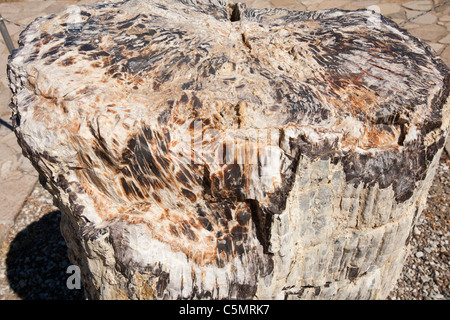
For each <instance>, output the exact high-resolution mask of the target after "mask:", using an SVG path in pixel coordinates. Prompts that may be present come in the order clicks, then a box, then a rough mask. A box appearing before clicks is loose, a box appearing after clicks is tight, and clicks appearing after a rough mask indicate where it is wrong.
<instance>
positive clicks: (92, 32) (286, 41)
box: [8, 0, 449, 298]
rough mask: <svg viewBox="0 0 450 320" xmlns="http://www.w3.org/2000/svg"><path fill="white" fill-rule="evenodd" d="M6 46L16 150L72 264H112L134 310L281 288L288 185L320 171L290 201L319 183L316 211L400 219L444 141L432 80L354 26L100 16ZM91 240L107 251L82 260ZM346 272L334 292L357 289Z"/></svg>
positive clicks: (426, 67) (282, 17) (205, 9)
mask: <svg viewBox="0 0 450 320" xmlns="http://www.w3.org/2000/svg"><path fill="white" fill-rule="evenodd" d="M20 41H21V47H20V48H19V50H17V51H16V52H15V53H14V54H13V56H12V58H11V60H10V62H9V69H8V72H9V78H10V86H11V89H12V91H13V94H14V97H13V100H12V106H13V110H14V121H15V127H16V128H15V129H16V134H17V137H18V140H19V143H20V144H21V146H22V148H23V150H24V152H25V154H26V155H27V156H28V157H29V158H30V159H31V160H32V162H33V164H34V166H35V167H36V169H37V170H38V171H39V173H40V175H41V177H42V180H43V183H44V184H45V186H46V187H47V189H48V190H49V191H50V192H51V193H52V194H53V195H54V196H55V200H56V202H57V203H58V204H59V206H60V208H62V210H63V212H64V213H65V215H64V214H63V217H62V220H63V225H62V229H63V230H62V231H63V234H64V235H65V237H66V241H68V247H69V249H70V248H72V253H71V258H72V260H74V261H77V262H78V263H79V264H81V265H85V266H86V267H85V268H86V270H90V271H89V272H91V275H90V276H89V275H88V273H89V272H88V271H85V273H86V277H92V278H96V277H97V278H100V279H102V281H104V282H108V281H109V282H110V283H113V282H114V281H115V280H112V278H114V277H112V278H108V277H109V276H108V275H107V274H102V275H100V274H95V272H94V271H92V270H93V269H92V268H93V267H92V266H91V265H90V264H89V263H88V262H87V261H88V260H89V259H94V258H93V257H94V256H96V255H98V256H102V257H103V258H104V261H105V262H104V263H105V264H106V265H107V266H110V265H114V264H115V263H117V265H116V266H115V267H114V268H115V270H118V271H117V272H119V273H120V274H121V277H124V278H125V279H130V278H133V279H135V280H133V281H135V282H137V283H140V282H143V281H144V280H145V281H144V282H145V283H147V286H149V287H151V288H152V291H151V292H150V293H149V292H140V293H135V292H134V293H133V294H134V295H137V296H139V295H144V296H150V297H166V298H176V297H213V298H221V297H222V298H223V297H228V298H231V297H238V298H251V297H254V296H255V295H257V292H259V291H258V290H259V289H258V288H259V287H260V286H261V284H259V281H260V280H261V281H264V279H269V280H266V284H265V285H266V286H268V287H271V288H272V287H273V286H275V287H277V288H278V286H280V285H279V284H278V282H277V281H279V279H275V280H273V279H272V278H271V277H273V275H274V274H276V272H278V271H276V270H278V269H277V268H278V267H277V265H280V263H282V262H277V261H278V260H277V258H276V257H283V255H282V254H280V253H279V252H278V251H277V250H281V251H283V250H287V249H286V248H285V249H280V248H279V247H282V246H283V245H284V244H283V241H284V240H280V243H279V244H277V242H276V241H275V239H278V238H277V237H279V238H280V239H282V236H281V234H279V232H281V233H282V232H283V231H282V227H279V228H278V227H277V228H276V230H275V229H274V228H273V226H274V225H275V224H276V223H275V222H274V221H275V220H277V219H278V218H277V217H282V216H283V214H285V213H287V212H289V214H290V212H294V211H295V210H299V209H293V208H298V207H299V206H301V205H299V204H293V203H294V200H289V199H291V198H292V197H295V195H293V194H292V192H291V191H292V190H293V188H294V184H295V182H296V183H297V184H296V185H298V184H299V183H300V182H299V181H301V178H299V172H301V170H303V169H305V168H312V167H309V164H310V163H325V162H326V165H327V167H326V169H323V170H322V169H320V168H319V169H317V170H318V171H317V172H320V171H322V172H329V174H328V176H327V175H326V174H325V175H324V176H323V177H316V178H314V177H313V176H311V177H309V178H305V179H306V180H305V183H304V185H311V186H314V183H315V181H319V182H317V183H322V181H325V180H326V179H329V181H330V182H329V184H331V185H332V188H333V190H332V192H333V193H332V195H331V196H330V199H338V198H339V197H344V196H343V195H342V194H343V192H344V190H346V189H345V188H347V186H349V187H348V188H350V187H352V188H353V187H354V188H359V189H358V190H360V189H364V190H366V189H367V190H378V189H373V188H379V189H380V190H390V191H389V192H391V193H389V196H385V197H386V198H389V197H390V198H392V199H393V201H392V203H393V204H392V205H391V207H393V208H394V207H395V208H397V207H396V206H399V207H400V206H401V205H402V203H407V205H408V206H409V205H411V208H413V206H415V204H416V203H419V202H420V201H419V200H418V198H419V194H418V193H417V192H416V190H418V189H419V186H420V188H422V181H425V180H426V178H427V176H428V175H429V172H428V171H429V170H428V169H429V167H430V164H431V163H432V162H433V159H435V158H436V155H437V158H439V154H440V150H441V149H442V147H443V145H444V142H445V137H446V136H447V133H448V124H449V110H448V108H445V107H444V104H445V102H446V99H447V96H448V92H449V87H448V86H449V70H448V68H447V66H446V65H445V64H444V63H443V62H442V61H441V59H440V58H439V57H438V56H436V55H435V53H434V52H433V51H432V50H431V49H430V47H429V46H428V45H426V44H424V43H422V42H420V41H419V40H418V39H416V38H414V37H412V36H411V35H409V34H408V33H407V32H406V31H405V30H402V29H399V28H398V26H397V25H396V24H395V23H393V22H392V21H390V20H387V19H386V18H384V17H382V16H380V15H378V14H375V13H374V12H373V11H369V10H358V11H340V10H335V9H333V10H323V11H314V12H296V11H288V10H284V9H259V10H257V9H251V8H246V7H245V5H243V4H228V3H227V2H225V1H215V0H211V1H208V0H204V1H186V0H183V1H176V0H169V1H157V0H151V1H133V0H129V1H111V2H103V3H98V4H94V5H90V6H83V7H77V6H72V7H69V8H68V9H67V10H66V11H65V12H63V13H61V14H58V15H51V16H45V17H42V18H39V19H37V20H35V21H34V22H33V23H32V24H31V25H29V26H28V28H27V29H26V30H25V31H24V32H23V33H22V35H21V40H20ZM320 161H325V162H320ZM319 166H320V164H319ZM329 167H330V168H334V169H330V171H327V170H328V168H329ZM299 168H300V169H299ZM302 168H303V169H302ZM308 170H310V171H313V170H312V169H308ZM333 170H335V171H333ZM333 174H334V175H333ZM332 175H333V176H332ZM299 179H300V180H299ZM430 179H431V180H432V178H429V179H428V180H430ZM428 180H427V181H428ZM431 180H430V181H431ZM305 188H306V187H305ZM371 188H372V189H371ZM423 188H424V189H423V190H427V187H423ZM294 190H301V186H297V187H295V188H294ZM420 190H422V189H420ZM295 192H296V193H297V194H299V192H297V191H295ZM368 192H369V191H368ZM377 192H378V191H377ZM386 192H387V191H386ZM380 194H381V193H380ZM386 194H387V193H386ZM367 197H369V198H367ZM370 197H375V195H373V194H372V195H371V194H370V193H369V194H368V195H367V196H364V200H362V201H366V200H367V199H369V200H370ZM383 197H384V195H383ZM369 200H368V201H369ZM324 201H325V202H326V201H328V200H324ZM330 201H332V200H330ZM333 201H334V200H333ZM372 201H373V200H372ZM325 202H324V203H325ZM341 203H342V201H341ZM410 203H411V204H410ZM311 206H313V205H312V204H311ZM320 206H321V205H320V204H316V207H317V208H320ZM339 206H340V205H339V201H338V205H336V206H335V205H334V202H333V204H332V205H330V208H331V207H332V209H329V210H331V211H333V210H334V212H341V211H342V210H343V209H342V206H343V205H342V206H341V207H339ZM405 206H406V204H405ZM323 207H327V206H326V205H325V204H324V205H323ZM366 207H367V206H366ZM374 207H375V206H374ZM327 208H328V207H327ZM408 208H409V207H408ZM308 210H309V209H308ZM323 210H325V209H323ZM326 210H328V209H326ZM326 210H325V211H326ZM339 210H341V211H339ZM364 210H365V209H361V212H362V213H361V212H360V214H364V212H366V211H364ZM399 210H400V209H399ZM411 210H412V209H411ZM306 211H307V210H306V209H305V212H306ZM387 211H389V212H390V207H389V208H388V209H387ZM311 212H312V211H311ZM380 212H381V211H380ZM408 212H409V211H408ZM299 214H300V215H301V214H302V211H300V213H299ZM378 214H379V215H382V214H381V213H378ZM336 216H338V214H336ZM280 219H281V218H280ZM333 219H335V220H333V221H334V222H333V223H335V224H336V225H338V226H339V228H338V227H337V228H336V230H341V229H342V230H345V232H349V231H348V230H349V229H348V226H347V225H345V226H343V225H341V222H340V221H344V220H345V219H347V218H346V217H340V218H333ZM355 219H356V221H359V222H360V223H359V222H357V223H356V224H355V227H356V228H358V227H361V225H363V227H364V223H366V222H367V221H369V220H370V219H368V220H367V219H366V218H364V217H362V218H355ZM377 219H378V218H377ZM390 219H391V220H395V219H394V218H393V216H390V217H389V214H388V216H387V217H383V216H381V218H379V221H378V220H377V221H378V222H370V223H369V222H367V223H368V225H367V226H368V227H371V228H374V227H377V226H379V225H383V224H384V223H387V222H389V221H390ZM366 220H367V221H366ZM372 220H373V219H372ZM372 220H371V221H372ZM375 220H376V219H375ZM375 220H373V221H375ZM277 223H278V222H277ZM290 224H291V225H293V223H291V222H285V224H284V225H290ZM277 225H278V224H277ZM280 225H281V226H282V225H283V224H282V223H281V222H280ZM341 227H342V228H341ZM280 228H281V229H280ZM77 230H78V231H77ZM316 230H321V229H320V228H318V229H316ZM289 232H290V233H289V237H290V239H293V238H295V237H296V234H297V235H299V234H302V231H301V230H294V229H292V228H291V229H290V231H289ZM320 232H321V231H317V232H316V233H320ZM343 232H344V231H343ZM405 232H406V231H405ZM406 233H407V232H406ZM75 234H81V235H82V236H81V238H78V239H75V238H76V237H74V238H73V239H72V240H70V239H68V238H69V237H72V236H71V235H75ZM286 234H287V233H286ZM338 234H339V233H338V232H337V231H336V232H335V233H333V232H332V231H327V233H326V234H324V236H323V237H322V236H320V237H319V238H317V239H321V240H317V241H318V243H320V241H325V240H324V239H333V237H337V235H338ZM397 234H400V233H397ZM402 237H403V236H402ZM402 237H400V238H401V239H403V238H402ZM347 238H348V237H347ZM99 239H100V240H99ZM102 239H107V240H105V241H106V243H108V244H109V245H110V246H111V247H112V248H113V249H114V250H111V249H101V248H100V247H101V246H100V247H98V248H97V249H96V250H92V252H90V251H89V250H88V249H86V248H89V246H90V245H91V244H92V243H94V242H95V241H103V240H102ZM379 240H380V239H379ZM289 241H291V240H289ZM292 241H294V240H292ZM327 241H328V240H327ZM373 241H375V240H373ZM380 241H381V240H380ZM402 241H403V243H404V242H405V241H404V240H402ZM294 242H295V241H294ZM294 242H293V243H294ZM381 243H383V241H381ZM402 245H403V244H402ZM285 246H287V245H285ZM83 250H87V253H80V252H82V251H83ZM102 250H103V251H102ZM289 250H290V249H289ZM292 250H293V249H292ZM398 250H400V247H399V248H398ZM94 251H95V253H93V252H94ZM281 251H280V252H281ZM165 253H167V254H165ZM83 257H84V258H83ZM280 259H281V258H280ZM294 260H295V259H294ZM294 260H293V261H294ZM331 260H332V259H331V258H330V261H331ZM344 260H345V259H344ZM344 260H342V261H344ZM333 261H334V260H333ZM374 261H378V260H376V259H375V260H374ZM384 262H385V261H384V260H383V263H384ZM155 263H159V267H155ZM330 263H331V262H330ZM341 263H342V264H343V263H344V262H341ZM373 263H374V264H375V265H376V264H377V263H378V262H376V263H375V262H373ZM380 263H381V262H380ZM88 265H89V267H87V266H88ZM121 268H122V269H121ZM189 268H191V269H192V270H194V271H192V272H191V271H189V270H190V269H189ZM344 269H345V270H346V271H345V274H346V279H347V280H349V281H353V280H354V279H355V278H357V277H358V276H359V275H360V274H364V272H362V271H361V268H360V267H352V266H348V267H347V266H345V267H342V270H344ZM149 270H150V271H149ZM218 270H219V271H218ZM274 270H275V271H274ZM355 270H356V271H355ZM367 270H372V269H370V268H369V267H368V266H367ZM367 270H366V271H367ZM280 272H281V271H280ZM342 272H344V271H342ZM367 272H369V271H367ZM177 273H178V275H175V274H177ZM146 274H147V275H148V274H152V275H153V276H157V277H158V279H159V280H158V281H155V282H154V283H151V284H148V283H149V282H151V280H150V278H145V279H144V280H142V277H145V275H146ZM280 274H282V273H280ZM115 277H116V276H115ZM174 277H175V278H174ZM275 278H276V277H275ZM280 278H283V277H281V276H280ZM186 279H193V280H192V284H190V285H186V281H187V280H186ZM347 280H346V281H347ZM117 281H119V282H120V281H122V280H117ZM189 281H191V280H189ZM325 282H327V283H328V282H329V281H325V280H324V281H323V283H325ZM133 283H134V282H133ZM267 283H271V284H267ZM273 283H277V284H276V285H275V284H273ZM137 286H138V287H139V285H137ZM87 287H88V289H87V291H89V290H90V289H89V285H88V286H87ZM92 287H95V288H98V285H97V284H95V281H93V284H92ZM303 287H307V284H305V283H303ZM99 290H100V289H99ZM104 290H105V292H106V291H107V290H106V289H104ZM124 290H125V289H124ZM142 290H143V289H142ZM271 290H272V289H271ZM274 290H275V289H274ZM358 290H359V289H358ZM94 291H95V290H94V289H93V290H92V291H89V292H91V293H90V294H91V295H92V297H98V296H95V294H94V293H92V292H94ZM100 291H101V290H100ZM300 291H301V290H299V291H295V294H296V295H299V296H300V295H301V294H302V293H303V292H304V290H303V291H301V292H300ZM319 291H320V290H319ZM264 292H265V291H264ZM292 292H294V291H292ZM388 292H389V291H388ZM108 294H109V293H108ZM114 294H115V295H114ZM114 294H112V293H111V296H113V297H119V296H120V295H119V294H118V293H114ZM121 294H123V295H125V296H128V297H130V295H131V296H133V294H131V293H130V292H128V293H121ZM283 294H284V293H283ZM286 294H287V293H286ZM289 294H291V293H289ZM292 294H294V293H292ZM105 296H107V293H105ZM263 296H264V295H263ZM277 297H278V296H277Z"/></svg>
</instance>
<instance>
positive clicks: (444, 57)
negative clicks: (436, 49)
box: [440, 46, 450, 66]
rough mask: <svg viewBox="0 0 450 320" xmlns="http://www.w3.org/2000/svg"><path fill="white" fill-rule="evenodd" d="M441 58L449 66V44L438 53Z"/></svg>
mask: <svg viewBox="0 0 450 320" xmlns="http://www.w3.org/2000/svg"><path fill="white" fill-rule="evenodd" d="M440 56H441V58H442V60H444V62H445V63H446V64H447V65H448V66H450V46H447V47H446V48H445V49H444V51H442V53H441V54H440Z"/></svg>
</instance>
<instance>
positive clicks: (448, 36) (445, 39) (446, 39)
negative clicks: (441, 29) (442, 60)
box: [439, 34, 450, 44]
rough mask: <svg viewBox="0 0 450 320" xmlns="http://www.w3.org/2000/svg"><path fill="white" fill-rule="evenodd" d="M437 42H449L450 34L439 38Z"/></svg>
mask: <svg viewBox="0 0 450 320" xmlns="http://www.w3.org/2000/svg"><path fill="white" fill-rule="evenodd" d="M439 43H444V44H450V34H448V35H446V36H445V37H444V38H442V39H441V40H439Z"/></svg>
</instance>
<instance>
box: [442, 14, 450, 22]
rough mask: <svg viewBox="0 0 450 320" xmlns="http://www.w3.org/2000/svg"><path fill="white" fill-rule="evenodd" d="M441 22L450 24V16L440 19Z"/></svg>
mask: <svg viewBox="0 0 450 320" xmlns="http://www.w3.org/2000/svg"><path fill="white" fill-rule="evenodd" d="M439 21H442V22H450V15H448V14H446V15H443V16H441V17H439Z"/></svg>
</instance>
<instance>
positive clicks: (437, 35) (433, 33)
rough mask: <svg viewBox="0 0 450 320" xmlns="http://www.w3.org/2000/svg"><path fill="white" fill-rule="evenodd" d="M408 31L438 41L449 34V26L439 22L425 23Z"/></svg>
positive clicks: (425, 38) (422, 37) (425, 39)
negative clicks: (440, 24)
mask: <svg viewBox="0 0 450 320" xmlns="http://www.w3.org/2000/svg"><path fill="white" fill-rule="evenodd" d="M408 31H409V32H410V33H411V34H412V35H413V36H415V37H417V38H419V39H422V40H424V41H437V40H439V39H441V38H442V37H444V36H445V35H447V28H445V27H443V26H439V25H437V24H430V25H424V26H420V27H418V28H415V29H410V30H408Z"/></svg>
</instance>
